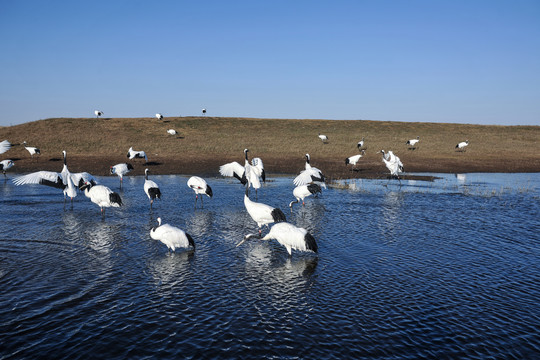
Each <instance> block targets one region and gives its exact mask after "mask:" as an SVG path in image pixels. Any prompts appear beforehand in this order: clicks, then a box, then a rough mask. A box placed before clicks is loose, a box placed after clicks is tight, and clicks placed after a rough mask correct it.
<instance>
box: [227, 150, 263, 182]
mask: <svg viewBox="0 0 540 360" xmlns="http://www.w3.org/2000/svg"><path fill="white" fill-rule="evenodd" d="M248 152H249V149H244V157H245V161H244V166H242V165H240V164H239V163H238V162H236V161H233V162H231V163H228V164H225V165H221V166H220V167H219V173H220V174H221V175H222V176H229V177H232V176H234V177H235V178H237V179H238V180H240V182H241V183H242V185H246V184H247V185H248V186H252V187H253V188H254V189H255V191H257V189H260V188H261V180H260V178H261V177H262V178H263V180H265V179H266V175H265V172H264V166H263V163H262V160H261V159H260V158H255V159H257V160H256V161H255V162H254V165H251V164H250V163H249V160H248ZM255 159H254V160H255Z"/></svg>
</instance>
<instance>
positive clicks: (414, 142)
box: [407, 136, 420, 150]
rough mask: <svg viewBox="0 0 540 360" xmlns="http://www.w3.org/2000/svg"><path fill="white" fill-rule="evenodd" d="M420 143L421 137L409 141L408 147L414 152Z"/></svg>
mask: <svg viewBox="0 0 540 360" xmlns="http://www.w3.org/2000/svg"><path fill="white" fill-rule="evenodd" d="M419 141H420V136H417V137H416V139H411V140H407V145H409V146H410V147H409V149H411V150H414V149H416V144H418V142H419Z"/></svg>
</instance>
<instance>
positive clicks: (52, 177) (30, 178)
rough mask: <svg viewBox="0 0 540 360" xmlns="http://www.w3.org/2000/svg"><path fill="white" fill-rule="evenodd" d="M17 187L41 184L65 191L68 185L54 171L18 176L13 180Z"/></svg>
mask: <svg viewBox="0 0 540 360" xmlns="http://www.w3.org/2000/svg"><path fill="white" fill-rule="evenodd" d="M13 183H14V184H15V185H26V184H40V185H47V186H52V187H55V188H59V189H64V188H65V187H66V184H64V182H63V180H62V176H61V175H60V174H59V173H56V172H53V171H38V172H34V173H31V174H27V175H22V176H17V177H16V178H14V179H13Z"/></svg>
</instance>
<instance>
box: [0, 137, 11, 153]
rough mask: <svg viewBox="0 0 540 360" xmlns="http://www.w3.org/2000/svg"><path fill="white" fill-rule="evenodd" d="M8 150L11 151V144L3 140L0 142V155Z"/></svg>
mask: <svg viewBox="0 0 540 360" xmlns="http://www.w3.org/2000/svg"><path fill="white" fill-rule="evenodd" d="M9 149H11V143H10V142H9V141H7V140H4V141H2V142H0V154H3V153H5V152H6V151H8V150H9Z"/></svg>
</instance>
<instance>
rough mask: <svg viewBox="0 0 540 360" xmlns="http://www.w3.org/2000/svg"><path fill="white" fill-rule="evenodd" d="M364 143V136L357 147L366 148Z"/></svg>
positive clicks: (359, 148)
mask: <svg viewBox="0 0 540 360" xmlns="http://www.w3.org/2000/svg"><path fill="white" fill-rule="evenodd" d="M364 144H365V142H364V138H363V137H362V140H360V141H359V142H358V144H356V147H357V148H358V150H362V149H363V148H364Z"/></svg>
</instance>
